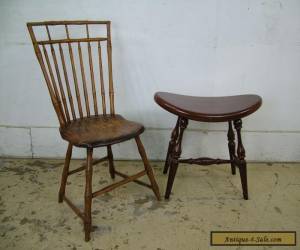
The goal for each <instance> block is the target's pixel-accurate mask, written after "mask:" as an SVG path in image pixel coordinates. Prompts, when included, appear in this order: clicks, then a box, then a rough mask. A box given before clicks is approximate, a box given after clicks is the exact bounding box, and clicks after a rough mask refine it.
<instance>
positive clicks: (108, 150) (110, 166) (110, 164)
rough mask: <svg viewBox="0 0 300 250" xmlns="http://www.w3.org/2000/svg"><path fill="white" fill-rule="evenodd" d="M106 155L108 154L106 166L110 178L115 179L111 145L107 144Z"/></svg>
mask: <svg viewBox="0 0 300 250" xmlns="http://www.w3.org/2000/svg"><path fill="white" fill-rule="evenodd" d="M107 156H108V166H109V174H110V177H111V178H112V179H115V166H114V156H113V153H112V150H111V146H110V145H109V146H107Z"/></svg>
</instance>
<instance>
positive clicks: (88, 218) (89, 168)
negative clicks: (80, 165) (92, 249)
mask: <svg viewBox="0 0 300 250" xmlns="http://www.w3.org/2000/svg"><path fill="white" fill-rule="evenodd" d="M92 175H93V149H92V148H87V164H86V169H85V178H86V180H85V181H86V182H85V193H84V232H85V241H89V240H90V233H91V228H92V215H91V208H92Z"/></svg>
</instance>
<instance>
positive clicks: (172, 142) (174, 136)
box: [163, 117, 179, 174]
mask: <svg viewBox="0 0 300 250" xmlns="http://www.w3.org/2000/svg"><path fill="white" fill-rule="evenodd" d="M178 126H179V117H178V119H177V122H176V126H175V128H174V129H173V131H172V134H171V139H170V142H169V147H168V152H167V156H166V161H165V166H164V171H163V173H164V174H166V173H168V170H169V167H170V164H171V153H172V151H173V148H174V145H175V142H176V139H177V137H178Z"/></svg>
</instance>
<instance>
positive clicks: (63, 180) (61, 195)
mask: <svg viewBox="0 0 300 250" xmlns="http://www.w3.org/2000/svg"><path fill="white" fill-rule="evenodd" d="M72 149H73V145H72V144H71V143H69V145H68V149H67V153H66V158H65V164H64V169H63V172H62V175H61V183H60V188H59V193H58V202H59V203H61V202H63V198H64V196H65V191H66V184H67V179H68V172H69V167H70V160H71V157H72Z"/></svg>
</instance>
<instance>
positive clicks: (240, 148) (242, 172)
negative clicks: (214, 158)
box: [234, 119, 248, 200]
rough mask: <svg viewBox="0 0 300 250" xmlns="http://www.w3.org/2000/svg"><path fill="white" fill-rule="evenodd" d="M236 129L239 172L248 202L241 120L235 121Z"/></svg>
mask: <svg viewBox="0 0 300 250" xmlns="http://www.w3.org/2000/svg"><path fill="white" fill-rule="evenodd" d="M234 127H235V129H236V131H237V137H238V147H237V157H238V162H239V163H238V164H239V170H240V176H241V183H242V189H243V196H244V199H245V200H248V184H247V163H246V160H245V156H246V154H245V149H244V146H243V143H242V137H241V128H242V120H241V119H238V120H235V121H234Z"/></svg>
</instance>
